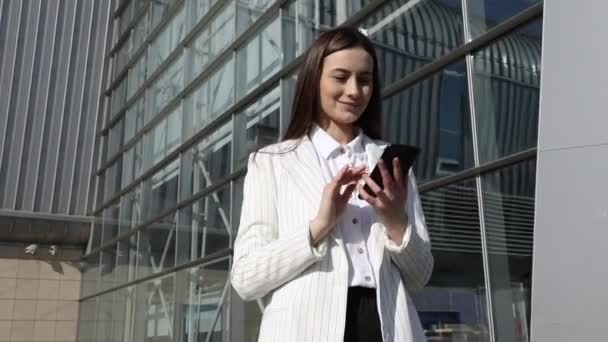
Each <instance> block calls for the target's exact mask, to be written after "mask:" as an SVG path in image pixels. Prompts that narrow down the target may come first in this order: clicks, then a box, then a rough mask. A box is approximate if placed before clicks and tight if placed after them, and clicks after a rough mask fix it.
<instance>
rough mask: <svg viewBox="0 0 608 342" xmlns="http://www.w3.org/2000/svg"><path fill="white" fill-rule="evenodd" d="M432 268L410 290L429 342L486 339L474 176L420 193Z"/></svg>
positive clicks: (484, 292) (479, 233) (481, 260)
mask: <svg viewBox="0 0 608 342" xmlns="http://www.w3.org/2000/svg"><path fill="white" fill-rule="evenodd" d="M421 201H422V206H423V210H424V213H425V216H426V224H427V227H428V230H429V234H430V238H431V244H432V248H433V257H434V259H435V266H434V269H433V274H432V276H431V279H430V281H429V283H428V284H427V286H426V287H425V288H424V290H422V291H420V292H414V293H411V295H412V297H413V299H414V302H415V304H416V309H417V310H418V313H419V316H420V319H421V321H422V325H423V328H424V329H425V332H426V335H427V337H428V339H429V341H446V342H447V341H450V342H451V341H454V342H456V341H490V336H489V329H488V319H487V310H488V306H487V301H486V286H485V281H484V272H483V259H482V247H481V229H480V224H479V209H478V200H477V187H476V185H475V180H474V179H472V180H469V181H465V182H462V183H457V184H453V185H449V186H446V187H444V188H440V189H437V190H433V191H430V192H426V193H423V194H421Z"/></svg>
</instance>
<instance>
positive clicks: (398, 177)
mask: <svg viewBox="0 0 608 342" xmlns="http://www.w3.org/2000/svg"><path fill="white" fill-rule="evenodd" d="M393 178H394V179H395V183H397V185H399V187H400V188H403V187H404V185H405V183H404V182H403V172H402V171H401V161H400V160H399V158H397V157H395V158H394V159H393Z"/></svg>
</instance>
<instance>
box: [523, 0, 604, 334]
mask: <svg viewBox="0 0 608 342" xmlns="http://www.w3.org/2000/svg"><path fill="white" fill-rule="evenodd" d="M606 13H608V2H606V1H601V0H593V1H585V2H580V1H568V0H552V1H545V10H544V21H545V22H544V27H543V32H544V37H543V52H542V58H543V61H542V68H543V70H542V79H541V105H540V123H539V142H538V151H539V152H538V169H537V170H538V171H537V172H538V173H537V189H536V190H537V194H536V223H535V235H534V266H533V279H532V323H531V325H532V338H531V341H533V342H545V341H546V342H549V341H551V342H554V341H606V339H608V333H607V332H606V330H605V326H606V317H607V316H608V312H607V310H608V266H607V265H606V261H607V260H608V246H607V241H608V71H607V70H608V62H607V61H608V44H605V42H606V36H607V34H608V26H607V25H606V20H605V15H606Z"/></svg>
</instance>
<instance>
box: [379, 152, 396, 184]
mask: <svg viewBox="0 0 608 342" xmlns="http://www.w3.org/2000/svg"><path fill="white" fill-rule="evenodd" d="M378 168H380V175H382V184H384V189H385V190H390V189H391V188H392V187H393V177H392V176H391V174H390V172H389V171H388V169H387V168H386V164H384V160H382V159H380V160H379V161H378Z"/></svg>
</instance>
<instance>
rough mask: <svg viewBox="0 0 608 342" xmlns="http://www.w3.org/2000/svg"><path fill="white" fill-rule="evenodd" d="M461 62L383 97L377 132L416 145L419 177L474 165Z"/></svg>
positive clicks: (465, 77) (394, 141) (417, 175)
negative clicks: (381, 123)
mask: <svg viewBox="0 0 608 342" xmlns="http://www.w3.org/2000/svg"><path fill="white" fill-rule="evenodd" d="M468 96H469V95H468V88H467V76H466V71H465V64H464V62H459V63H457V64H453V65H450V66H448V67H447V68H446V69H444V70H442V71H440V72H438V73H436V74H433V75H432V76H430V77H428V78H426V79H424V80H423V81H421V82H419V83H416V84H415V85H413V86H412V87H410V88H407V89H405V90H403V91H401V92H400V93H398V94H396V95H393V96H391V97H390V98H388V99H385V101H384V103H383V110H384V117H383V118H382V120H383V130H382V133H383V137H384V139H386V140H388V141H389V142H391V143H402V144H410V145H417V146H420V147H421V148H422V153H421V156H420V157H419V158H418V161H417V162H416V164H415V165H414V170H415V172H416V177H417V178H418V180H419V182H423V181H428V180H431V179H433V178H437V177H442V176H446V175H449V174H451V173H454V172H457V171H460V170H464V169H466V168H469V167H473V166H474V159H473V145H472V137H471V135H472V134H471V124H470V114H469V98H468Z"/></svg>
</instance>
